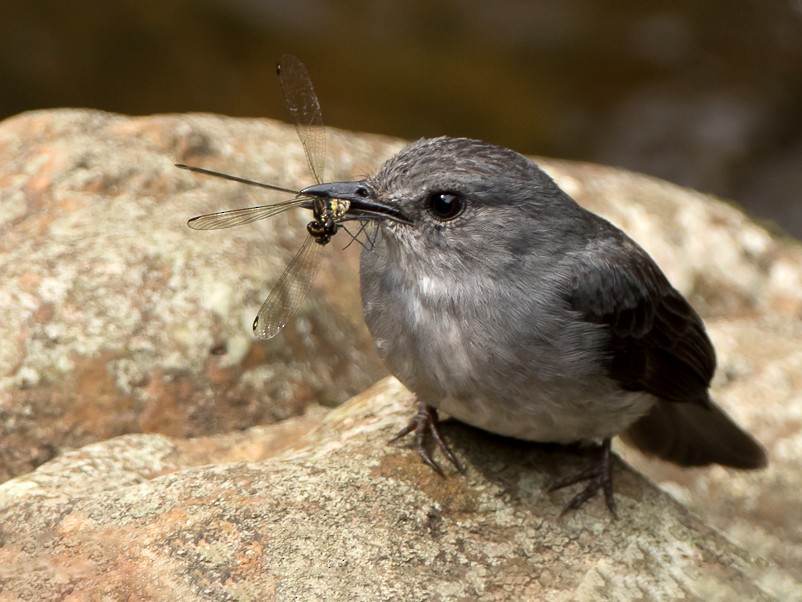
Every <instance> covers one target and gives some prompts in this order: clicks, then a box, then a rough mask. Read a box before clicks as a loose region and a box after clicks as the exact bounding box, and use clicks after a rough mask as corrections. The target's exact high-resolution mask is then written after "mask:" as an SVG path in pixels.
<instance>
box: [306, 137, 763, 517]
mask: <svg viewBox="0 0 802 602" xmlns="http://www.w3.org/2000/svg"><path fill="white" fill-rule="evenodd" d="M302 194H304V195H312V196H320V197H324V198H336V199H342V200H348V201H350V202H351V205H350V209H349V214H350V215H352V216H359V215H364V216H366V217H369V218H370V219H373V220H377V222H378V226H377V231H376V234H375V238H374V239H372V244H369V245H367V247H368V248H367V249H365V250H363V252H362V259H361V292H362V306H363V310H364V315H365V321H366V322H367V325H368V327H369V328H370V331H371V333H372V334H373V337H374V340H375V343H376V348H377V349H378V352H379V354H380V356H381V357H382V359H383V360H384V362H385V364H386V365H387V368H388V369H389V370H390V372H392V373H393V374H394V375H395V376H396V377H397V378H398V380H400V381H401V382H402V383H403V384H404V385H405V386H406V387H407V388H408V389H410V390H411V391H412V392H414V393H415V395H416V396H417V399H418V411H417V413H416V415H415V416H414V418H413V419H412V421H411V422H410V423H409V425H408V426H407V427H406V428H404V429H403V430H402V431H401V432H400V433H399V434H398V437H401V436H403V435H406V434H408V433H410V432H414V433H415V436H416V443H417V450H418V453H419V454H420V456H421V458H422V459H423V460H424V461H425V462H426V463H427V464H428V465H429V466H431V467H432V468H433V469H435V470H436V471H438V472H440V473H441V474H442V471H441V470H440V468H439V466H438V465H437V464H436V463H435V461H434V460H433V459H432V457H431V455H430V452H429V448H430V446H431V445H430V444H431V443H435V444H437V445H438V446H439V447H440V449H441V450H442V451H443V452H444V453H445V455H446V457H447V458H448V459H449V460H450V461H452V462H453V463H454V464H455V465H457V466H459V465H458V464H457V461H456V459H455V458H454V456H453V454H452V453H451V451H450V450H449V449H448V447H447V446H446V445H445V443H444V442H443V440H442V438H441V437H440V433H439V430H438V414H437V411H438V410H442V411H444V412H446V413H447V414H449V415H450V416H452V417H453V418H455V419H457V420H460V421H462V422H465V423H468V424H471V425H473V426H476V427H478V428H481V429H484V430H486V431H490V432H493V433H497V434H500V435H505V436H509V437H515V438H518V439H525V440H530V441H540V442H556V443H575V442H580V443H588V444H590V443H596V444H598V443H600V446H599V447H598V449H599V454H598V458H597V459H596V460H595V461H594V462H593V463H592V465H591V466H590V467H589V468H588V469H587V470H586V471H584V472H582V473H580V474H578V475H575V476H572V477H570V478H567V479H564V480H562V481H559V482H558V483H556V484H555V485H554V486H553V487H552V489H557V488H561V487H565V486H567V485H571V484H574V483H578V482H582V481H587V482H588V483H587V486H586V487H585V488H584V489H583V490H582V491H581V492H580V493H579V494H577V495H576V496H575V497H574V498H573V499H572V500H571V501H570V502H569V504H568V506H567V507H566V509H569V508H578V507H579V506H580V505H582V504H583V503H584V502H585V501H586V500H587V499H589V498H590V497H591V496H593V495H594V494H595V493H596V492H597V491H598V490H600V489H601V490H603V491H604V494H605V499H606V503H607V506H608V508H609V509H610V511H611V512H612V513H613V515H615V502H614V499H613V492H612V465H611V452H610V440H611V438H612V437H614V436H615V435H621V436H622V438H623V439H624V440H625V441H626V442H628V443H630V444H631V445H634V446H635V447H637V448H638V449H640V450H641V451H643V452H645V453H646V454H648V455H652V456H657V457H659V458H662V459H664V460H668V461H670V462H674V463H676V464H679V465H682V466H702V465H707V464H713V463H715V464H722V465H724V466H731V467H735V468H743V469H753V468H760V467H762V466H765V465H766V463H767V459H766V454H765V452H764V450H763V448H762V447H761V446H760V444H759V443H758V442H757V441H756V440H755V439H754V438H753V437H752V436H750V435H749V434H747V433H746V432H744V431H743V430H742V429H741V428H739V427H738V426H737V425H736V424H735V423H734V422H733V421H732V419H731V418H730V417H729V416H727V414H726V413H725V412H724V411H723V410H722V409H721V408H720V407H719V406H718V405H716V404H715V403H714V402H713V401H712V400H711V398H710V395H709V393H708V388H709V386H710V381H711V379H712V377H713V373H714V371H715V367H716V358H715V352H714V350H713V346H712V345H711V343H710V339H709V338H708V336H707V334H706V333H705V327H704V325H703V323H702V320H701V319H700V317H699V315H698V314H697V313H696V312H695V311H694V310H693V308H692V307H691V306H690V304H689V303H688V302H687V301H686V300H685V298H684V297H683V296H682V295H681V294H680V293H679V292H678V291H677V290H676V289H674V288H673V287H672V286H671V284H670V283H669V282H668V280H667V279H666V277H665V275H664V274H663V272H662V271H660V268H658V267H657V265H656V264H655V262H654V261H653V260H652V259H651V258H650V257H649V255H648V254H647V253H646V252H645V251H644V250H643V249H642V248H641V247H639V246H638V245H637V244H636V243H635V242H634V241H632V240H631V239H630V238H629V237H628V236H627V235H626V234H624V233H623V232H622V231H621V230H619V229H618V228H616V227H615V226H613V225H612V224H610V223H609V222H608V221H606V220H604V219H602V218H601V217H599V216H597V215H595V214H594V213H591V212H590V211H587V210H586V209H583V208H582V207H581V206H579V205H578V204H577V203H576V202H575V201H574V200H573V199H572V198H571V197H570V196H568V195H567V194H566V193H565V192H563V191H562V190H561V189H560V188H559V187H558V186H557V185H556V184H555V183H554V181H553V180H552V179H551V178H550V177H549V176H548V175H546V174H545V173H544V172H543V171H542V170H540V169H539V168H538V167H537V166H536V165H535V164H534V163H532V162H531V161H529V160H528V159H527V158H525V157H524V156H522V155H520V154H518V153H516V152H514V151H512V150H509V149H506V148H501V147H499V146H494V145H491V144H487V143H484V142H479V141H476V140H468V139H462V138H448V137H442V138H435V139H426V140H420V141H418V142H416V143H414V144H412V145H410V146H408V147H407V148H405V149H403V150H402V151H401V152H399V153H398V154H397V155H395V156H394V157H392V158H391V159H389V160H388V161H387V162H386V163H385V164H384V165H383V166H382V167H381V168H380V169H379V170H378V172H377V173H376V174H375V175H373V176H371V177H369V178H367V179H365V180H362V181H359V182H336V183H329V184H319V185H316V186H312V187H310V188H307V189H305V190H304V191H302ZM398 437H396V438H398Z"/></svg>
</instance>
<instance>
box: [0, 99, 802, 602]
mask: <svg viewBox="0 0 802 602" xmlns="http://www.w3.org/2000/svg"><path fill="white" fill-rule="evenodd" d="M398 148H399V143H398V142H396V141H389V140H385V139H381V138H378V137H373V136H366V135H358V136H356V135H353V134H347V133H341V132H336V131H335V132H330V144H329V163H330V165H331V167H332V168H333V169H331V170H330V172H329V173H328V177H330V178H331V179H347V178H352V177H356V176H358V175H360V174H362V173H367V172H369V171H370V170H372V169H373V168H375V166H376V165H378V163H379V162H380V161H381V160H382V159H383V158H384V157H386V156H389V155H390V154H392V153H393V152H395V151H396V150H397V149H398ZM0 152H2V154H3V156H4V157H5V158H6V160H5V161H4V164H3V166H2V167H0V195H1V196H0V229H2V238H0V241H2V242H0V317H1V318H2V319H3V321H4V323H5V324H6V325H7V326H8V327H7V332H8V333H9V334H10V336H7V337H4V338H3V339H2V343H0V368H2V371H0V375H1V376H0V378H2V381H0V428H1V429H2V430H1V431H0V473H1V474H2V476H3V477H4V478H8V477H11V476H13V475H20V476H18V477H17V478H16V479H12V480H9V481H7V482H6V483H5V484H3V485H2V486H0V546H2V547H0V601H2V600H4V599H16V598H22V599H25V598H26V597H27V598H29V599H37V600H38V599H42V600H47V599H60V598H63V597H65V596H68V595H70V594H71V595H72V596H74V597H83V598H92V597H98V596H102V595H105V596H108V597H110V598H119V597H124V596H132V595H133V596H134V597H136V598H138V599H180V598H186V599H195V598H197V599H202V598H205V599H234V598H242V599H259V600H264V599H291V598H293V597H298V598H299V599H316V598H326V599H371V600H373V599H383V598H398V599H421V598H423V597H425V596H427V595H428V596H429V597H430V598H431V599H456V598H460V597H463V598H485V599H486V598H493V597H494V598H501V599H539V598H546V599H554V600H559V599H566V600H569V599H570V600H574V599H591V598H592V599H603V598H605V597H607V598H614V599H617V598H623V599H626V598H633V597H644V598H650V597H651V598H653V599H662V598H679V597H682V596H685V597H689V598H691V599H700V598H711V599H713V600H716V599H722V600H723V599H733V598H740V599H743V598H747V597H748V598H750V599H751V598H754V599H772V598H776V599H783V600H789V599H794V596H798V593H797V592H798V591H802V588H800V587H799V585H800V581H802V552H800V550H802V545H800V544H802V531H800V529H799V526H798V524H797V521H798V517H799V516H800V514H802V512H800V510H802V507H800V502H799V500H798V496H797V493H796V492H797V491H799V490H800V488H802V474H800V471H799V470H798V462H799V457H800V451H801V450H802V419H800V416H802V398H801V397H800V394H799V391H802V386H800V385H802V381H800V374H802V370H800V368H802V321H801V320H800V317H802V267H800V266H802V248H800V246H799V245H798V244H797V243H794V242H793V241H789V240H786V239H783V238H781V237H778V236H776V235H772V234H771V233H770V232H768V231H766V230H765V229H763V228H762V227H760V226H759V225H757V224H755V223H753V222H752V221H751V220H750V219H749V218H748V217H747V216H745V215H744V214H743V213H742V212H740V211H739V210H737V209H735V208H733V207H731V206H728V205H726V204H723V203H721V202H719V201H717V200H715V199H713V198H710V197H707V196H704V195H701V194H698V193H695V192H692V191H688V190H686V189H682V188H679V187H677V186H673V185H671V184H668V183H666V182H662V181H659V180H655V179H652V178H647V177H644V176H639V175H636V174H632V173H628V172H622V171H620V170H616V169H612V168H605V167H600V166H596V165H586V164H577V163H568V162H559V161H551V160H540V161H539V162H540V163H541V165H542V166H543V167H544V168H545V169H546V170H547V171H549V172H550V173H551V174H552V175H554V177H555V179H557V180H558V182H559V183H560V184H561V185H562V186H563V187H564V188H565V189H566V190H567V191H568V192H569V193H570V194H572V195H573V196H574V197H575V198H576V199H577V200H578V201H579V202H580V203H582V204H584V205H586V206H588V207H589V208H591V209H593V210H595V211H598V212H599V213H601V214H603V215H605V216H607V217H608V218H609V219H611V220H612V221H613V222H615V223H617V224H618V225H620V226H621V227H623V228H624V229H625V230H626V231H627V232H629V233H630V234H631V235H632V236H633V237H634V238H635V239H636V240H638V241H639V242H640V243H641V244H643V246H644V247H646V248H647V250H648V251H649V252H650V253H651V254H652V255H653V256H654V258H655V259H656V260H657V261H658V263H659V264H660V265H661V266H662V267H663V268H664V270H665V271H666V272H667V273H668V275H669V277H670V278H671V279H672V281H673V282H674V283H675V284H676V286H677V287H678V288H680V289H681V290H682V291H683V292H684V293H685V294H687V295H688V296H689V298H690V299H691V301H692V302H693V304H694V305H695V306H696V307H697V308H698V309H699V311H700V313H702V315H703V316H704V318H705V321H706V323H707V325H708V328H709V331H710V334H711V337H712V338H713V341H714V343H715V344H716V347H717V349H718V353H719V365H720V368H719V371H718V375H717V378H716V381H715V382H714V387H713V394H714V396H715V397H716V398H717V400H718V401H719V402H720V403H721V404H722V405H724V406H725V407H726V408H727V409H728V411H730V412H731V413H732V414H733V415H734V416H735V417H736V419H737V420H738V421H739V422H740V423H741V424H743V425H744V426H745V427H746V428H748V429H749V430H750V431H751V432H753V433H754V434H755V435H756V436H757V437H758V438H759V439H760V440H761V441H763V442H764V443H765V444H766V445H767V447H768V449H769V454H770V458H771V465H770V467H769V469H768V470H766V471H762V472H758V473H738V472H734V471H730V472H728V471H725V470H724V469H720V468H712V469H705V470H693V471H689V470H680V469H676V468H674V467H671V466H668V465H664V464H658V463H655V462H651V461H649V460H646V459H644V458H642V457H641V456H639V455H637V454H636V453H634V452H631V451H630V450H627V449H626V448H624V447H621V448H620V449H619V450H618V451H619V452H620V453H622V454H625V457H626V459H627V461H628V462H631V463H632V464H633V465H635V466H636V467H637V468H638V469H639V470H641V471H643V472H644V473H645V474H646V475H647V476H649V477H650V478H651V479H653V480H655V481H657V482H658V483H660V485H661V486H662V488H663V489H664V490H665V491H668V492H669V493H670V494H671V495H672V496H673V497H674V498H676V499H677V500H679V501H680V502H681V503H682V504H684V505H685V506H686V507H687V508H689V509H690V510H691V512H693V514H692V513H691V512H689V511H687V510H685V509H683V507H682V506H681V505H680V504H679V503H677V502H675V501H673V500H671V499H670V498H669V497H667V496H666V495H665V494H664V493H661V492H659V491H658V490H656V489H655V488H653V487H652V486H650V485H649V483H648V482H647V481H645V480H644V479H642V478H640V477H639V476H638V475H637V474H636V473H633V472H632V471H631V470H629V469H627V468H625V467H623V466H622V468H621V469H620V476H618V479H617V484H616V490H617V494H618V500H619V504H620V512H621V515H622V518H623V520H621V521H611V520H610V518H609V517H608V516H607V514H606V510H605V508H604V505H603V503H602V502H601V501H598V500H597V501H594V502H591V503H589V504H588V505H586V506H585V507H583V508H582V509H581V510H580V512H578V513H575V514H572V515H569V516H567V517H564V518H560V517H559V510H560V508H561V503H563V502H564V501H565V500H566V499H567V498H568V496H569V495H570V493H571V492H568V491H566V492H559V494H553V495H548V494H545V493H544V492H543V491H544V487H545V485H546V484H547V483H548V482H550V481H551V480H553V479H554V478H556V477H557V476H559V475H563V474H565V473H566V472H570V471H571V470H573V469H575V468H576V465H578V463H579V462H581V458H577V457H575V456H572V455H571V454H570V453H568V452H566V451H565V450H556V449H549V448H544V447H542V446H535V445H529V444H523V443H520V442H514V441H508V440H503V439H500V438H497V437H492V436H490V435H487V434H484V433H482V432H480V431H477V430H474V429H470V428H468V427H464V426H461V425H458V424H456V423H454V424H448V425H447V427H446V434H447V436H448V437H449V438H450V439H451V440H452V441H453V442H454V446H455V448H456V450H457V452H458V454H459V455H460V458H461V459H462V461H463V463H464V464H465V465H466V473H465V475H457V474H450V475H449V478H447V479H445V480H441V479H439V478H438V477H436V475H434V474H432V473H431V471H429V470H428V469H427V468H426V467H424V466H423V465H422V464H421V463H420V462H419V461H418V459H417V457H416V456H415V454H414V452H412V451H411V450H410V449H408V446H407V445H404V444H398V445H396V446H390V447H388V446H386V445H385V441H386V440H387V439H388V438H389V437H390V436H391V434H392V433H393V432H394V431H395V430H397V429H398V428H399V427H400V426H401V425H403V424H404V423H405V422H406V419H407V417H408V415H409V413H410V412H411V411H412V407H411V406H412V399H411V398H410V397H409V394H408V393H406V392H405V391H404V390H403V389H402V388H401V387H399V386H398V385H397V383H395V381H393V380H389V381H383V382H382V383H381V384H379V385H377V387H376V388H375V389H373V390H372V391H368V392H365V393H363V394H362V395H359V396H358V397H356V398H354V399H352V400H351V401H350V402H348V403H347V404H346V405H343V406H341V407H339V408H338V409H336V410H331V411H330V412H328V413H326V412H325V411H324V410H323V409H322V408H321V405H328V406H332V405H337V403H339V402H341V401H342V400H344V399H346V398H348V397H349V396H350V395H352V394H354V393H357V392H359V391H362V390H363V389H364V388H365V387H366V386H367V385H368V384H369V383H371V382H374V381H375V380H376V379H377V378H378V377H379V376H380V375H381V374H383V373H384V371H383V369H382V368H381V366H380V364H379V362H378V360H377V359H376V356H375V355H374V354H373V352H372V349H371V343H370V340H369V336H368V335H367V333H366V332H365V330H364V326H363V325H362V324H361V316H360V312H359V310H358V307H359V304H358V296H357V288H356V287H357V273H356V272H357V269H356V263H355V261H356V255H357V253H356V249H355V248H353V247H352V248H350V249H348V250H347V251H346V252H345V253H342V254H339V255H337V254H336V253H337V251H335V250H334V249H327V251H328V250H331V251H332V253H328V254H329V255H334V257H332V258H330V259H329V262H328V263H327V264H324V266H323V268H322V270H321V273H320V275H319V277H318V281H317V285H316V288H315V289H314V290H313V292H312V293H311V294H310V298H309V299H308V300H307V302H306V304H305V305H304V306H303V307H302V308H301V310H300V312H299V315H298V316H297V317H296V318H295V319H294V320H293V321H292V322H290V324H289V325H288V327H287V328H286V329H285V332H284V333H283V334H282V335H280V336H279V337H276V338H275V339H272V340H271V341H267V342H264V341H254V340H253V339H252V338H251V336H250V322H251V321H252V319H253V316H254V315H255V313H256V311H257V310H258V307H259V305H260V304H261V302H262V300H263V298H264V296H265V295H266V293H267V290H268V288H269V286H270V284H271V283H272V282H274V281H275V279H276V278H277V276H278V274H279V273H280V271H281V270H282V269H283V267H284V266H285V265H286V264H287V262H288V261H289V259H290V257H291V256H292V254H293V253H294V251H295V249H297V248H298V246H299V245H300V241H301V239H302V237H303V236H304V228H303V225H304V222H305V219H303V216H291V215H287V216H285V217H283V218H275V219H271V220H267V221H266V222H264V223H260V224H255V225H253V226H249V227H241V228H237V229H236V230H230V231H220V232H195V231H192V230H189V229H187V228H186V226H185V221H186V219H187V218H188V217H191V216H193V215H197V214H199V213H204V212H210V211H215V210H221V209H226V208H234V207H239V206H248V205H255V204H262V203H264V202H272V201H273V200H274V198H275V199H276V200H280V199H281V197H273V196H267V195H265V194H263V192H262V191H258V192H255V191H254V190H251V189H249V188H247V187H245V186H242V185H237V184H233V183H230V182H225V181H220V180H216V179H213V178H204V177H202V176H197V175H194V174H190V173H186V172H181V171H179V170H176V169H175V168H174V167H173V166H172V165H173V163H175V162H179V161H180V162H186V163H193V164H200V165H202V166H204V167H208V168H211V169H217V170H221V171H227V172H230V173H235V174H238V175H243V176H247V177H252V178H254V179H259V180H262V181H266V182H273V183H277V184H280V185H284V186H289V187H299V186H303V185H305V184H306V183H308V182H309V179H308V176H307V173H308V172H307V170H306V168H305V160H304V157H303V153H302V150H301V148H300V145H299V144H298V142H297V139H296V138H295V135H294V132H293V130H292V128H290V127H289V126H285V125H281V124H277V123H273V122H269V121H266V120H239V119H227V118H221V117H214V116H203V115H185V116H156V117H143V118H127V117H121V116H114V115H109V114H104V113H99V112H93V111H73V110H69V111H67V110H60V111H45V112H36V113H30V114H25V115H21V116H18V117H16V118H14V119H11V120H7V121H5V122H3V123H2V124H0ZM338 238H340V237H338ZM343 238H346V239H347V237H343ZM335 240H337V239H335ZM344 242H345V241H344ZM331 246H332V247H334V246H335V245H331ZM271 423H275V424H271ZM76 448H77V449H76ZM73 450H74V451H73ZM51 458H52V459H51ZM40 465H41V466H40ZM36 466H39V467H38V468H37V469H36V470H34V471H33V472H30V471H31V470H32V469H33V468H35V467H36ZM25 473H29V474H25ZM697 515H698V517H697ZM20 525H24V528H20ZM718 530H721V531H723V532H724V533H725V534H726V538H725V537H724V536H722V535H721V534H720V533H719V531H718ZM745 550H748V551H749V552H748V553H747V552H746V551H745ZM366 567H368V568H366ZM368 569H369V570H368ZM8 592H10V593H8ZM131 592H135V594H132V593H131ZM3 596H12V597H10V598H8V597H7V598H4V597H3Z"/></svg>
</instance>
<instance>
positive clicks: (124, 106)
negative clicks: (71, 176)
mask: <svg viewBox="0 0 802 602" xmlns="http://www.w3.org/2000/svg"><path fill="white" fill-rule="evenodd" d="M284 52H292V53H294V54H297V55H298V56H300V57H301V59H302V60H303V61H304V62H305V63H306V64H307V66H308V68H309V71H310V73H311V75H312V78H313V80H314V82H315V85H316V88H317V92H318V95H319V96H320V99H321V105H322V107H323V112H324V116H325V119H326V121H327V123H328V124H329V125H332V126H337V127H343V128H348V129H353V130H361V131H372V132H380V133H386V134H392V135H397V136H402V137H405V138H418V137H421V136H432V135H439V134H451V135H462V136H471V137H476V138H481V139H485V140H488V141H491V142H495V143H498V144H503V145H505V146H510V147H512V148H515V149H516V150H519V151H522V152H525V153H536V154H543V155H551V156H557V157H565V158H571V159H582V160H588V161H595V162H600V163H609V164H614V165H620V166H624V167H628V168H631V169H635V170H638V171H643V172H646V173H650V174H654V175H657V176H660V177H663V178H666V179H668V180H672V181H674V182H678V183H681V184H685V185H688V186H692V187H694V188H698V189H700V190H703V191H706V192H712V193H715V194H718V195H722V196H724V197H727V198H731V199H734V200H737V201H738V202H740V203H741V204H743V205H744V206H745V207H746V208H747V209H748V210H749V211H750V212H752V213H753V214H755V215H757V216H760V217H766V218H770V219H772V220H773V221H775V222H776V223H777V224H779V225H780V226H781V227H782V228H784V229H786V230H787V231H789V232H791V233H793V234H795V235H796V236H802V193H800V190H802V0H784V1H781V0H728V1H721V0H674V1H671V2H668V1H666V2H643V1H640V2H637V1H634V0H629V1H615V2H612V1H611V2H600V1H598V0H541V1H537V0H535V1H524V0H510V1H503V0H496V1H494V2H488V1H485V0H451V1H445V0H443V1H431V0H430V1H424V0H411V1H405V2H385V1H377V0H346V1H340V2H324V1H322V0H162V1H161V2H154V1H152V0H118V1H116V2H115V1H113V0H74V1H68V2H63V1H56V0H51V1H46V0H39V1H36V0H34V1H31V0H27V1H18V2H9V1H8V0H6V1H5V2H3V3H1V4H0V117H7V116H9V115H13V114H16V113H19V112H21V111H25V110H28V109H37V108H47V107H64V106H79V107H95V108H100V109H105V110H109V111H116V112H120V113H127V114H151V113H163V112H186V111H207V112H215V113H223V114H227V115H235V116H259V117H262V116H265V117H275V118H280V119H284V120H286V119H287V117H286V114H285V112H284V108H283V106H282V104H281V102H282V101H281V96H280V92H279V88H278V85H277V82H276V79H275V75H274V65H275V62H276V59H277V58H278V57H279V55H281V54H282V53H284ZM330 160H331V161H335V160H336V158H334V157H332V158H330Z"/></svg>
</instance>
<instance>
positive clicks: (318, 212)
mask: <svg viewBox="0 0 802 602" xmlns="http://www.w3.org/2000/svg"><path fill="white" fill-rule="evenodd" d="M350 206H351V202H350V201H345V200H342V199H324V198H320V197H318V198H315V199H313V201H312V213H313V214H314V217H315V219H313V220H312V221H311V222H309V223H308V224H306V230H307V232H309V235H310V236H311V237H312V238H314V239H315V242H316V243H318V244H321V245H325V244H327V243H328V242H329V241H330V240H331V237H332V236H334V235H335V234H337V228H338V226H337V224H338V222H342V221H343V220H344V219H345V217H346V214H347V213H348V208H349V207H350Z"/></svg>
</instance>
